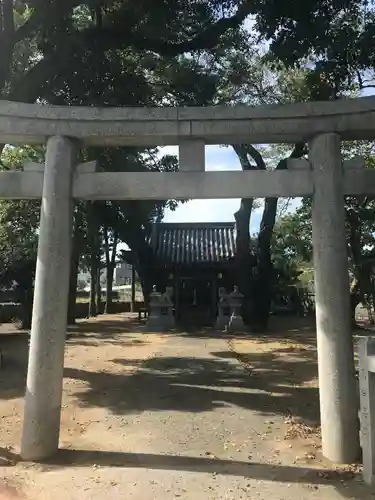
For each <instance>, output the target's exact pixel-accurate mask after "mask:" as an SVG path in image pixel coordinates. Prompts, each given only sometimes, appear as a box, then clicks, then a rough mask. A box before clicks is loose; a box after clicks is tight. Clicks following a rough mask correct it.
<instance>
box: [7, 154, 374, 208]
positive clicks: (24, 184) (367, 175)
mask: <svg viewBox="0 0 375 500" xmlns="http://www.w3.org/2000/svg"><path fill="white" fill-rule="evenodd" d="M79 167H80V169H78V172H77V173H76V175H75V176H74V179H73V193H74V198H76V199H85V200H138V199H146V200H162V199H172V198H174V199H189V198H196V199H209V198H214V199H215V198H246V197H266V196H281V197H289V196H291V197H293V196H311V195H312V194H313V191H314V187H313V186H314V185H313V178H312V173H311V172H310V171H308V170H307V169H304V168H301V169H298V168H296V170H291V171H277V172H261V171H249V172H190V173H187V172H176V173H158V172H126V173H119V172H106V173H104V172H98V173H94V172H93V169H94V165H92V164H91V163H88V164H83V165H82V166H79ZM90 171H91V173H90ZM343 189H344V193H345V194H346V195H352V196H357V195H362V194H363V195H371V194H374V193H375V171H374V170H367V169H360V168H345V171H344V187H343ZM42 191H43V165H39V164H35V165H32V166H30V168H29V167H26V171H25V172H6V171H3V172H0V198H1V199H34V198H40V197H41V196H42Z"/></svg>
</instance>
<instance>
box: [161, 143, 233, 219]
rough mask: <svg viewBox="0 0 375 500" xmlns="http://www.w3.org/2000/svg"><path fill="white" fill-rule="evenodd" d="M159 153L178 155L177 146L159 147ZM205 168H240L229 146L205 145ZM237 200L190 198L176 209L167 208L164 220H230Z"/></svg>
mask: <svg viewBox="0 0 375 500" xmlns="http://www.w3.org/2000/svg"><path fill="white" fill-rule="evenodd" d="M160 154H174V155H177V156H178V147H177V146H167V147H165V148H161V150H160ZM206 170H209V171H223V170H241V165H240V163H239V161H238V159H237V155H236V153H235V152H234V151H233V149H232V148H230V147H222V146H206ZM238 207H239V200H236V199H226V200H191V201H189V202H187V203H184V204H182V205H179V207H178V208H177V210H175V211H174V212H171V211H170V210H168V211H167V212H166V214H165V217H164V221H165V222H230V221H233V220H234V217H233V214H234V212H236V210H238Z"/></svg>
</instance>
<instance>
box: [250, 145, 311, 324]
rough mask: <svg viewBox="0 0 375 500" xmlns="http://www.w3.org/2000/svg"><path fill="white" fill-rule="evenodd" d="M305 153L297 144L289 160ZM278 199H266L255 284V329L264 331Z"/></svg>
mask: <svg viewBox="0 0 375 500" xmlns="http://www.w3.org/2000/svg"><path fill="white" fill-rule="evenodd" d="M304 152H305V144H304V143H300V144H296V145H295V147H294V150H293V152H292V153H291V155H290V156H289V158H299V157H301V156H302V155H303V154H304ZM287 160H288V159H287V158H284V159H283V160H280V161H279V163H278V164H277V167H276V170H286V169H287V168H288V164H287ZM277 202H278V198H273V197H270V198H266V200H265V204H264V211H263V216H262V221H261V224H260V231H259V235H258V248H257V271H256V279H255V284H254V312H255V315H254V327H255V328H256V329H257V330H259V331H264V330H265V329H266V328H267V326H268V321H269V316H270V312H271V301H272V284H273V263H272V259H271V239H272V235H273V230H274V227H275V221H276V214H277Z"/></svg>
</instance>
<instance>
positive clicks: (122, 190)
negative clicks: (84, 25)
mask: <svg viewBox="0 0 375 500" xmlns="http://www.w3.org/2000/svg"><path fill="white" fill-rule="evenodd" d="M0 138H1V141H2V142H3V143H10V144H17V143H18V144H33V143H43V142H47V153H46V160H45V168H44V172H43V170H41V169H38V168H28V169H25V171H24V172H0V198H8V199H23V198H42V207H41V221H40V234H39V247H38V259H37V267H36V280H35V297H34V309H33V321H32V329H31V343H30V355H29V368H28V375H27V388H26V397H25V410H24V423H23V435H22V443H21V455H22V457H23V458H24V459H27V460H41V459H45V458H47V457H49V456H51V455H53V454H54V453H55V452H56V451H57V449H58V443H59V430H60V413H61V397H62V380H63V365H64V346H65V338H66V327H67V307H68V288H69V275H70V273H69V266H70V252H71V235H72V200H73V199H86V200H132V199H158V200H160V199H169V198H175V199H187V198H252V197H267V196H282V197H289V196H290V197H292V196H294V197H295V196H312V197H313V200H314V202H313V246H314V268H315V288H316V319H317V339H318V362H319V388H320V408H321V423H322V440H323V452H324V454H325V455H326V457H328V458H329V459H331V460H333V461H335V462H342V463H349V462H352V461H354V460H355V459H356V458H358V455H359V431H358V414H357V411H358V392H357V386H356V381H355V377H354V365H353V347H352V338H351V322H350V313H349V309H350V308H349V283H348V257H347V249H346V238H345V227H344V198H343V197H344V194H345V195H354V196H356V195H364V194H367V195H371V194H375V171H367V170H364V169H362V168H361V165H360V164H359V165H358V164H357V162H356V161H353V162H349V163H347V164H345V165H344V166H343V162H342V159H341V152H340V141H341V139H342V140H352V139H369V140H371V139H375V98H371V97H369V98H361V99H353V100H343V101H337V102H324V103H301V104H293V105H285V106H265V107H260V108H252V107H248V106H238V107H206V108H194V107H192V108H106V109H98V108H78V107H54V106H42V105H36V104H32V105H31V104H21V103H14V102H7V101H2V102H0ZM300 141H309V144H310V158H309V161H306V160H297V161H296V160H294V161H291V162H290V165H289V166H290V168H289V169H288V170H285V171H247V172H205V171H204V169H205V165H204V146H205V144H234V143H245V144H246V143H249V144H259V143H296V142H300ZM172 144H178V145H179V148H180V169H181V171H180V172H176V173H158V172H154V173H151V172H150V173H139V172H127V173H117V172H116V173H115V172H113V173H111V172H106V173H103V172H102V173H100V172H90V169H84V171H83V172H82V170H80V169H76V163H77V152H78V149H79V147H80V146H82V147H83V146H120V145H133V146H137V145H139V146H161V145H172Z"/></svg>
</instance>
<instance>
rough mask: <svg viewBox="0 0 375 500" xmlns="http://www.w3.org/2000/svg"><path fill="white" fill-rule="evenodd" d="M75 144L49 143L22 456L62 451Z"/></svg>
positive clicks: (57, 139)
mask: <svg viewBox="0 0 375 500" xmlns="http://www.w3.org/2000/svg"><path fill="white" fill-rule="evenodd" d="M76 156H77V155H76V144H75V141H74V140H72V139H69V138H67V137H60V136H59V137H51V138H50V139H49V140H48V142H47V153H46V164H45V171H44V183H43V195H42V206H41V219H40V233H39V245H38V258H37V265H36V277H35V293H34V306H33V319H32V326H31V341H30V353H29V367H28V374H27V387H26V396H25V410H24V422H23V433H22V442H21V456H22V458H23V459H25V460H42V459H44V458H47V457H49V456H51V455H53V454H54V453H56V451H57V450H58V445H59V433H60V413H61V399H62V384H63V370H64V349H65V339H66V329H67V309H68V292H69V277H70V260H71V238H72V181H73V173H74V169H75V166H76Z"/></svg>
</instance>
